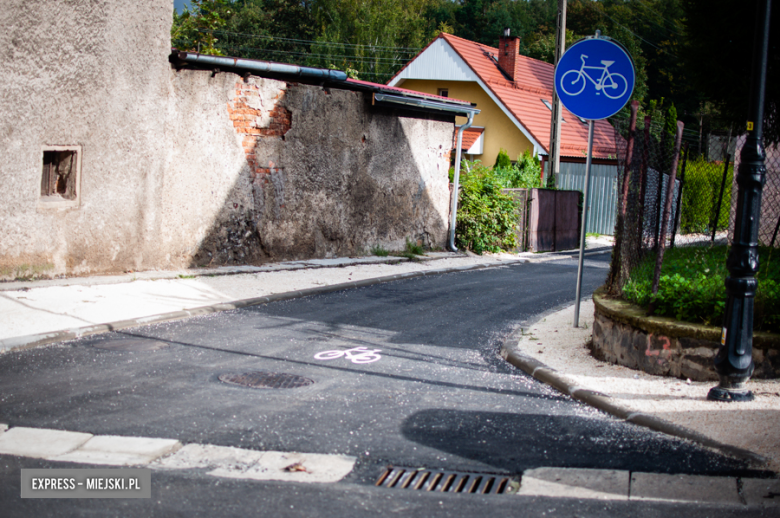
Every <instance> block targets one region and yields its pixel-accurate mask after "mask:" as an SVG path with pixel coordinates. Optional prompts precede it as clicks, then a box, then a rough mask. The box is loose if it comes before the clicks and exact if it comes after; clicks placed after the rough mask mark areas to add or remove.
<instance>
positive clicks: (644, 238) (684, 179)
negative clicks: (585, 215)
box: [607, 118, 780, 296]
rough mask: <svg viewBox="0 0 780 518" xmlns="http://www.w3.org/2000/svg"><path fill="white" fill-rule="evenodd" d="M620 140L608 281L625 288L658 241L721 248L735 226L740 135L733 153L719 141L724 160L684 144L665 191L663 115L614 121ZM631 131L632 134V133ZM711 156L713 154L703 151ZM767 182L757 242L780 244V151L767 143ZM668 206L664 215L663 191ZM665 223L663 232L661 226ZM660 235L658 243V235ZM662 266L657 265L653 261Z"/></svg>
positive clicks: (667, 145) (669, 156) (669, 154)
mask: <svg viewBox="0 0 780 518" xmlns="http://www.w3.org/2000/svg"><path fill="white" fill-rule="evenodd" d="M611 122H612V124H613V126H614V127H615V132H616V135H617V137H618V138H617V139H616V140H617V142H618V164H619V165H618V203H617V211H618V217H617V224H616V229H615V238H616V239H615V249H614V250H615V252H614V254H613V262H612V268H611V271H610V276H609V278H608V281H607V288H608V290H609V292H610V293H611V294H612V295H615V296H620V295H622V290H623V287H624V286H625V284H626V282H627V281H628V280H629V278H630V275H631V272H632V271H633V270H634V269H635V268H637V267H638V266H640V265H641V264H642V263H643V262H645V263H646V262H647V260H648V258H649V257H650V256H655V255H656V252H657V251H658V249H659V246H663V247H664V248H665V249H669V248H673V247H690V246H700V247H705V246H706V247H710V250H711V251H717V253H719V254H721V253H722V256H723V257H722V259H723V262H724V263H725V261H726V254H727V250H728V247H727V246H718V245H729V244H730V243H731V239H732V238H733V233H734V220H735V213H736V203H737V184H736V177H735V173H736V171H737V170H738V167H739V155H740V153H741V151H742V147H743V146H744V143H745V136H741V137H738V138H736V146H734V148H735V149H734V148H732V149H734V155H733V156H732V155H731V154H729V153H728V151H729V147H728V143H726V144H725V145H724V146H723V151H722V153H719V154H720V155H721V156H722V160H708V159H707V156H696V152H695V148H694V146H688V144H687V143H686V144H683V146H682V149H681V152H680V157H679V160H678V165H677V171H676V179H675V182H674V185H673V188H672V189H671V192H670V190H669V179H670V176H671V172H672V171H671V167H672V163H673V158H674V137H673V135H671V134H668V133H665V132H664V130H663V125H662V123H661V122H655V121H652V120H650V119H649V118H645V119H644V120H637V122H636V129H635V131H633V132H630V128H629V124H630V122H629V120H628V119H618V120H612V121H611ZM632 133H633V137H632V136H631V134H632ZM708 155H709V156H710V157H711V156H713V153H708ZM766 168H767V181H766V185H765V186H764V190H763V199H762V206H761V221H760V228H759V245H760V246H767V247H775V248H778V247H780V150H779V149H778V147H777V146H770V147H768V148H767V158H766ZM669 196H671V210H670V212H669V214H668V215H665V213H664V208H665V204H666V201H667V198H668V197H669ZM664 226H666V229H665V230H666V232H662V230H663V229H664ZM663 234H665V239H664V242H663V244H662V245H661V244H660V240H661V236H662V235H663ZM658 268H660V264H659V265H658Z"/></svg>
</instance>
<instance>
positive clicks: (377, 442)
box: [0, 256, 748, 516]
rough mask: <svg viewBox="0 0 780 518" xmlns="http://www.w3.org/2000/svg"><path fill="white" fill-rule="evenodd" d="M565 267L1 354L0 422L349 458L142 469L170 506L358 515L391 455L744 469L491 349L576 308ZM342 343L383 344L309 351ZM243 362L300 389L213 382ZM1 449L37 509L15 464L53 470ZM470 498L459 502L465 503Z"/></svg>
mask: <svg viewBox="0 0 780 518" xmlns="http://www.w3.org/2000/svg"><path fill="white" fill-rule="evenodd" d="M601 261H602V262H606V261H608V256H604V257H603V258H602V259H601ZM606 272H607V270H606V269H604V268H594V267H589V268H586V269H585V274H584V282H583V293H585V294H589V293H591V292H592V291H593V290H594V289H595V288H596V287H598V286H599V285H601V284H602V283H603V281H604V278H605V276H606ZM575 277H576V264H573V261H563V262H552V263H543V264H522V265H516V266H510V267H502V268H491V269H486V270H479V271H472V272H462V273H453V274H443V275H438V276H433V277H424V278H416V279H410V280H403V281H396V282H390V283H386V284H380V285H375V286H370V287H366V288H359V289H352V290H345V291H342V292H335V293H329V294H325V295H318V296H311V297H304V298H300V299H295V300H289V301H285V302H277V303H270V304H265V305H261V306H254V307H250V308H244V309H241V310H235V311H229V312H223V313H219V314H215V315H211V316H207V317H199V318H193V319H190V320H184V321H177V322H171V323H166V324H158V325H153V326H148V327H141V328H136V329H133V330H129V331H123V332H117V333H109V334H104V335H98V336H92V337H88V338H84V339H81V340H75V341H71V342H66V343H62V344H58V345H55V346H51V347H46V348H41V349H34V350H29V351H23V352H17V353H10V354H6V355H3V356H0V423H6V424H9V425H10V426H29V427H41V428H55V429H62V430H70V431H83V432H90V433H93V434H111V435H128V436H146V437H164V438H175V439H179V440H180V441H181V442H183V443H191V442H196V443H209V444H217V445H224V446H236V447H241V448H249V449H258V450H281V451H300V452H310V453H339V454H348V455H354V456H356V457H358V464H357V467H356V469H355V471H354V472H353V473H352V474H351V475H350V476H349V477H348V478H347V479H346V480H345V481H344V482H342V483H339V484H336V485H334V486H317V487H316V488H311V487H304V486H302V485H296V484H272V483H257V482H251V483H250V482H236V481H224V480H223V481H220V480H218V479H213V478H211V477H206V476H205V475H203V474H199V473H195V472H187V473H183V474H179V475H176V474H165V475H162V474H160V475H158V474H155V475H154V476H155V477H156V478H155V479H154V480H159V484H161V486H160V487H159V488H157V489H156V490H153V499H155V498H156V499H158V500H159V501H160V506H161V507H160V509H168V510H172V509H185V508H187V504H184V503H178V504H177V502H180V501H181V500H182V499H183V500H186V495H187V493H188V491H190V489H188V488H192V489H195V488H197V489H195V492H196V493H198V495H197V496H195V495H194V494H193V495H192V498H193V499H194V500H195V501H202V500H203V499H204V498H206V497H205V496H204V495H208V494H210V492H211V494H213V496H214V498H215V499H216V501H220V502H225V501H226V500H225V499H226V498H228V497H227V496H225V495H227V494H231V492H234V491H235V492H238V493H240V494H242V495H243V494H244V492H243V490H242V489H240V488H246V489H247V493H251V497H250V496H249V494H247V496H246V499H245V500H241V498H243V497H240V498H239V501H238V502H236V501H233V500H230V502H231V503H230V506H231V507H230V508H231V509H233V508H235V509H243V508H246V507H245V506H247V505H249V504H250V503H251V502H255V503H256V501H257V499H258V493H257V492H259V494H265V493H266V492H270V493H269V498H271V500H273V501H274V502H276V503H275V504H273V506H272V507H273V508H276V507H278V510H282V509H284V510H285V511H286V510H287V509H288V507H289V506H290V505H292V506H295V505H301V503H300V502H298V500H299V499H298V497H295V496H294V495H296V494H308V495H310V496H311V495H316V498H319V499H322V501H323V502H326V501H327V502H331V503H332V505H334V506H338V505H339V504H338V502H339V498H340V497H339V496H338V495H340V494H343V495H344V496H343V498H344V505H345V506H346V508H349V509H352V510H354V511H357V510H359V508H360V505H362V504H359V502H358V501H359V500H360V499H359V498H358V499H356V498H354V494H355V493H354V491H357V489H354V488H360V489H359V491H358V494H360V495H364V497H365V498H366V499H367V501H369V502H373V503H371V505H369V507H374V506H376V505H378V504H377V502H381V501H384V500H385V499H388V498H389V499H391V500H392V499H393V497H388V496H385V495H384V494H383V493H381V491H392V490H382V489H377V488H371V487H370V486H369V484H371V483H372V482H373V481H374V480H375V478H376V477H377V476H378V475H379V474H380V473H381V471H382V469H383V468H384V467H385V466H387V465H389V464H394V465H406V466H425V467H428V468H446V469H457V470H468V471H488V472H503V473H511V474H520V473H522V472H523V471H524V470H527V469H531V468H535V467H542V466H560V467H586V468H601V469H621V470H633V471H645V472H668V473H693V474H711V475H726V474H731V475H733V474H740V473H748V471H747V470H746V469H745V466H744V465H743V464H742V463H741V462H739V461H736V460H733V459H730V458H727V457H724V456H722V455H719V454H716V453H713V452H711V451H708V450H705V449H703V448H700V447H697V446H696V445H693V444H690V443H687V442H684V441H681V440H677V439H673V438H669V437H666V436H663V435H661V434H658V433H655V432H651V431H648V430H646V429H643V428H641V427H637V426H635V425H631V424H627V423H624V422H621V421H619V420H616V419H614V418H612V417H610V416H607V415H605V414H603V413H600V412H598V411H595V410H593V409H591V408H589V407H587V406H585V405H583V404H581V403H579V402H576V401H574V400H572V399H571V398H569V397H566V396H562V395H561V394H559V393H557V392H556V391H554V390H552V389H551V388H549V387H547V386H545V385H543V384H540V383H539V382H537V381H535V380H533V379H532V378H530V377H528V376H526V375H525V374H523V373H522V372H520V371H518V370H516V369H514V368H513V367H511V366H510V365H508V364H507V363H505V362H504V361H503V360H501V359H500V358H499V357H498V349H499V346H500V343H501V340H502V339H504V338H505V337H506V336H507V335H508V334H509V333H510V332H511V331H512V330H513V329H514V328H515V327H517V326H527V325H528V323H529V322H533V321H534V320H536V319H537V318H538V316H539V315H543V314H544V313H546V312H550V311H552V310H555V309H556V308H559V307H562V306H564V305H568V304H571V303H572V301H573V299H574V284H575V282H574V281H575ZM128 337H133V338H139V337H141V338H144V339H148V340H159V341H162V342H164V343H165V344H166V347H164V348H162V349H159V350H154V351H145V352H138V351H135V352H134V351H117V350H110V349H106V348H104V347H105V346H106V345H110V343H111V342H112V341H117V340H122V339H126V338H128ZM354 347H366V348H368V349H371V350H379V351H377V354H379V355H380V356H381V359H379V360H378V361H375V362H372V363H363V364H356V363H352V362H350V361H349V360H348V359H346V358H344V357H341V358H337V359H331V360H318V359H316V358H315V354H317V353H320V352H322V351H328V350H346V349H350V348H354ZM254 371H266V372H274V373H288V374H295V375H299V376H303V377H306V378H309V379H311V380H313V381H314V383H313V384H311V385H309V386H306V387H301V388H294V389H252V388H244V387H238V386H234V385H229V384H225V383H223V382H221V381H219V379H218V376H219V375H221V374H226V373H236V374H240V373H246V372H254ZM0 460H1V461H2V465H3V468H2V471H0V473H1V476H2V480H3V481H4V487H5V489H0V500H3V501H9V500H8V499H13V500H14V502H15V503H14V506H15V507H14V509H16V510H17V511H19V512H20V514H22V513H21V511H23V510H25V509H32V508H33V507H35V506H45V505H46V504H42V503H32V501H27V502H28V504H27V505H29V506H33V507H25V504H24V503H23V502H18V501H17V500H18V492H16V493H13V488H14V487H16V488H17V489H18V484H19V482H18V475H19V472H18V468H19V467H20V466H27V467H37V466H38V465H40V464H43V465H47V466H54V465H56V464H54V463H50V462H49V463H46V462H44V461H35V460H33V459H14V458H12V457H0ZM14 477H16V481H15V482H14ZM163 485H164V487H163ZM344 487H352V488H353V490H351V491H352V492H350V491H345V489H344ZM276 488H278V489H276ZM329 488H330V489H329ZM9 491H10V492H9ZM225 491H226V492H227V493H225ZM12 493H13V494H12ZM271 493H272V496H271ZM284 495H288V496H284ZM325 495H327V496H325ZM311 497H312V498H315V496H311ZM456 497H457V498H461V497H460V496H457V495H456ZM231 498H232V497H231ZM398 498H401V499H402V500H403V499H406V500H408V501H409V509H417V510H420V509H428V508H429V511H431V512H430V513H427V512H426V513H422V514H421V515H431V516H433V515H435V514H436V513H434V512H433V511H432V510H434V509H438V507H437V506H438V505H439V504H438V502H439V500H441V499H435V498H434V499H433V500H431V501H430V502H428V497H427V496H425V497H418V496H415V494H406V493H404V496H402V497H398V496H396V497H395V499H396V503H398ZM418 498H420V500H418ZM464 498H474V499H477V498H478V499H484V498H488V497H464ZM495 498H499V497H495ZM518 498H519V497H518ZM489 501H490V502H498V500H489ZM60 502H65V501H60ZM106 502H108V501H106ZM474 502H476V500H473V499H472V500H468V504H466V500H463V505H465V507H464V508H463V509H465V508H469V506H472V505H476V504H475V503H474ZM559 503H560V502H559ZM147 504H148V503H147ZM147 504H144V503H134V504H132V505H131V502H130V501H126V502H125V504H123V505H122V506H119V507H116V506H118V505H119V504H116V503H111V505H110V506H109V507H108V508H105V507H100V505H98V504H96V503H94V502H92V503H90V504H85V505H87V507H84V508H81V507H78V504H77V503H72V504H71V503H68V506H70V507H66V508H69V509H71V510H76V509H78V510H79V514H80V513H81V510H85V509H88V508H90V506H92V507H94V508H95V509H102V510H104V511H106V510H107V509H109V508H110V509H112V510H116V511H119V510H124V511H128V510H129V509H134V510H135V511H134V512H133V514H135V513H136V512H137V513H138V515H139V516H140V515H144V514H148V513H145V511H144V512H142V509H147V510H148V508H147ZM429 504H430V505H429ZM451 504H452V501H451V500H448V504H447V505H451ZM204 505H205V504H204ZM323 505H324V504H323ZM328 505H330V504H328ZM442 505H443V504H442ZM459 505H460V504H459ZM496 505H499V504H496ZM503 505H505V504H500V505H499V508H501V506H503ZM544 505H547V504H544ZM561 505H562V506H563V507H560V506H559V507H560V508H566V505H568V504H565V505H564V504H561ZM588 505H591V504H588ZM593 505H596V504H593ZM599 505H600V504H599ZM648 505H649V504H648ZM128 506H130V507H128ZM242 506H244V507H242ZM654 506H656V504H653V505H650V507H648V509H651V508H652V509H655V508H656V507H657V506H656V507H654ZM303 507H306V508H308V509H309V512H304V513H301V514H300V515H307V516H315V515H322V516H331V515H332V514H331V513H330V511H326V510H325V508H323V509H321V512H318V513H314V512H313V511H312V509H315V508H316V506H314V507H312V504H311V503H307V504H304V505H303ZM478 507H479V506H478V505H477V506H476V507H475V509H476V508H478ZM597 507H598V506H597ZM602 507H603V506H602ZM66 508H63V509H66ZM598 508H599V509H601V507H598ZM204 509H205V507H204ZM299 509H301V507H300V506H299ZM507 509H508V508H507ZM540 509H541V507H540ZM594 509H596V507H594ZM659 509H661V511H662V510H663V506H661V507H660V508H659ZM626 510H628V508H626ZM661 511H659V514H661ZM437 512H438V511H437ZM66 514H67V513H66ZM96 514H99V513H96ZM120 514H121V513H120ZM182 514H183V515H188V514H189V513H186V512H183V511H182ZM203 514H204V515H207V514H209V513H205V512H204V513H203ZM228 514H231V513H228ZM295 514H296V515H298V513H295ZM551 514H553V515H554V514H555V513H551ZM588 514H589V513H585V514H583V515H588ZM617 514H622V513H617ZM564 515H566V516H571V514H564Z"/></svg>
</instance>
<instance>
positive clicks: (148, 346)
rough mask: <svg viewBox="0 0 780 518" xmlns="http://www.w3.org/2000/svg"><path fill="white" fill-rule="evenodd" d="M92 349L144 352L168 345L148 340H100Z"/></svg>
mask: <svg viewBox="0 0 780 518" xmlns="http://www.w3.org/2000/svg"><path fill="white" fill-rule="evenodd" d="M92 347H97V348H98V349H107V350H109V351H134V352H146V351H157V350H159V349H164V348H166V347H168V344H167V343H165V342H161V341H159V340H152V339H150V338H121V339H118V340H101V341H100V342H97V343H94V344H92Z"/></svg>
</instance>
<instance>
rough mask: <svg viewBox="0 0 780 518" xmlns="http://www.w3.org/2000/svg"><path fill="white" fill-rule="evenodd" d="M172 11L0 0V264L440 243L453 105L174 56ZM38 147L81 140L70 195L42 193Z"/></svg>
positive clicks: (179, 259) (30, 271) (38, 269)
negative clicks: (401, 102)
mask: <svg viewBox="0 0 780 518" xmlns="http://www.w3.org/2000/svg"><path fill="white" fill-rule="evenodd" d="M171 13H172V5H171V2H170V0H153V1H152V2H146V3H145V4H144V8H143V9H139V7H138V6H137V5H131V4H127V3H126V2H125V3H121V2H118V1H114V0H103V1H100V0H74V1H71V2H59V1H55V0H39V1H32V2H30V1H24V2H23V1H21V0H11V1H6V2H4V8H3V10H2V11H1V12H0V43H2V44H4V46H5V47H4V48H6V49H10V50H9V52H8V54H7V55H6V56H5V57H3V58H1V59H2V60H3V70H4V74H3V75H2V76H0V91H3V96H2V97H0V113H3V118H2V119H1V120H0V134H1V135H2V136H3V139H2V144H0V149H2V151H3V155H4V157H5V159H4V160H3V161H0V179H1V180H2V182H3V185H4V189H3V191H1V192H0V223H1V225H2V228H3V231H2V238H0V279H8V278H14V277H18V276H31V275H38V276H47V275H60V274H76V275H78V274H88V273H103V272H116V271H125V270H139V269H153V268H178V267H183V266H193V265H206V264H210V265H220V264H236V263H258V262H264V261H269V260H277V259H294V258H307V257H328V256H334V255H354V254H358V253H361V252H364V251H366V250H368V249H370V248H371V247H372V246H374V245H381V246H383V247H384V248H387V249H398V248H403V246H404V243H405V240H406V239H407V238H409V239H412V240H415V241H422V242H423V243H424V244H426V245H429V246H443V245H444V243H445V234H446V230H447V213H448V202H447V200H448V187H447V168H448V152H449V146H450V143H451V138H452V131H453V123H452V120H449V121H448V120H434V119H429V118H426V116H425V115H424V114H416V115H410V114H409V113H400V112H392V111H387V110H383V109H378V108H376V107H372V106H371V105H370V102H369V99H367V98H365V96H364V95H363V94H359V93H355V92H349V91H342V90H331V91H330V92H327V91H325V90H323V89H322V88H319V87H313V86H306V85H299V84H287V83H284V82H280V81H275V80H270V79H262V78H256V77H251V78H249V79H248V80H247V81H244V80H243V79H242V78H240V77H238V76H237V75H235V74H230V73H219V74H216V75H214V76H212V74H211V73H210V72H205V71H188V70H181V71H176V70H173V69H172V68H171V66H170V64H169V63H168V54H169V51H170V38H169V30H170V24H171V20H172V16H171ZM46 146H78V149H79V150H80V151H79V152H80V155H81V156H80V158H81V176H80V184H79V185H78V188H77V192H78V199H77V201H76V202H75V203H70V204H68V203H65V204H63V203H59V202H57V203H51V201H52V200H54V201H57V200H55V199H54V198H56V197H42V196H41V174H42V157H43V149H44V147H46ZM44 202H45V203H44Z"/></svg>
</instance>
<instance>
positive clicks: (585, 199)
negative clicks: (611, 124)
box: [574, 119, 593, 327]
mask: <svg viewBox="0 0 780 518" xmlns="http://www.w3.org/2000/svg"><path fill="white" fill-rule="evenodd" d="M592 157H593V119H591V120H589V121H588V159H587V162H586V164H585V190H584V192H583V193H582V233H581V234H580V257H579V261H578V262H577V299H576V300H575V301H574V327H580V294H581V293H582V265H583V262H584V260H585V233H586V232H587V224H588V203H589V202H588V195H589V194H590V163H591V161H592Z"/></svg>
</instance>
